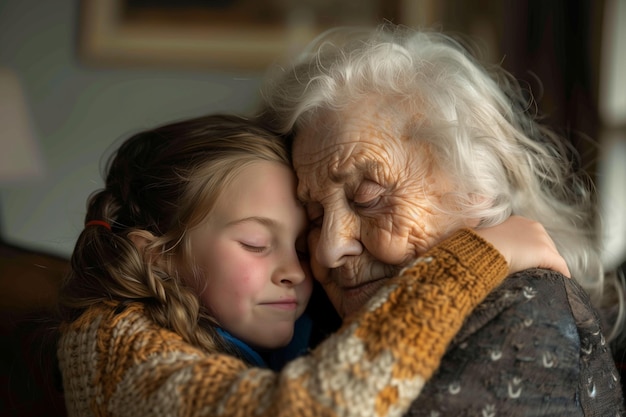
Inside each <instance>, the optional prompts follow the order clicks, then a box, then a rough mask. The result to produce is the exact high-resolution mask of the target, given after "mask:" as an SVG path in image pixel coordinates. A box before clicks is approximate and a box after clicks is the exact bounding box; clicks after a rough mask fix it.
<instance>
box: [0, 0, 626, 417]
mask: <svg viewBox="0 0 626 417" xmlns="http://www.w3.org/2000/svg"><path fill="white" fill-rule="evenodd" d="M385 19H386V20H389V21H391V22H394V23H399V24H403V25H407V26H414V27H434V28H437V29H441V30H443V31H446V32H452V33H455V34H457V35H459V36H462V37H464V39H466V40H468V41H470V42H472V43H473V45H474V46H475V48H476V49H477V50H478V51H479V52H480V54H481V56H482V58H483V60H484V61H486V62H487V63H499V64H501V65H502V66H503V67H504V68H506V69H507V70H508V71H510V72H511V73H513V75H514V76H515V77H516V78H518V79H520V80H521V82H522V84H523V85H525V86H527V88H528V89H529V91H531V92H532V94H533V95H534V97H535V99H536V101H537V104H538V108H539V112H540V114H542V115H543V116H544V121H545V123H547V124H550V125H551V126H552V127H553V128H554V129H556V130H557V131H558V132H560V133H561V134H563V136H564V137H566V138H567V139H568V140H570V141H571V142H572V144H573V145H574V146H575V147H576V149H577V150H578V152H579V153H580V156H581V161H580V168H581V169H584V170H586V171H587V172H588V173H589V175H590V176H591V177H592V178H593V180H594V181H595V184H596V186H597V190H598V201H599V203H600V205H601V213H602V220H603V222H604V223H603V224H605V225H606V226H604V225H600V223H598V224H599V226H598V228H599V231H600V232H601V236H602V243H603V244H604V246H605V248H606V250H605V254H604V259H605V264H606V266H607V267H609V268H610V267H615V266H618V265H620V264H621V263H622V262H624V260H626V243H625V241H626V216H624V211H625V208H626V185H625V184H626V163H625V162H624V161H626V82H625V81H624V78H623V75H622V74H624V73H626V0H604V1H602V0H600V1H592V0H587V1H583V0H571V1H566V0H502V1H500V0H473V1H470V0H467V1H463V0H439V1H437V0H344V1H332V0H303V1H297V0H265V1H261V0H204V1H203V0H46V1H36V0H0V243H1V245H0V321H1V322H2V323H4V324H1V327H0V357H1V358H3V359H2V362H0V390H6V391H0V414H2V415H5V414H3V411H2V410H8V411H6V412H7V413H8V414H6V415H33V416H34V415H63V406H62V403H61V402H60V401H59V392H58V386H57V385H55V384H56V382H58V381H56V379H55V376H54V375H53V374H51V372H50V363H49V362H48V361H49V360H50V359H49V358H46V357H45V353H46V350H45V349H51V348H50V347H42V348H37V349H35V348H34V346H35V345H36V343H33V340H35V339H33V338H35V337H38V335H36V334H35V333H36V331H37V330H38V329H39V327H38V326H37V324H33V321H32V320H25V318H29V319H30V318H32V317H39V316H40V315H42V314H45V313H46V312H49V310H50V309H51V308H52V306H53V304H54V301H55V298H56V291H57V288H58V283H59V281H60V279H61V277H62V275H63V273H64V271H65V270H66V268H67V259H68V258H69V255H70V253H71V251H72V248H73V245H74V240H75V238H76V237H77V236H78V233H79V232H80V230H81V229H82V227H83V216H84V213H85V202H86V199H87V197H88V196H89V194H90V193H91V192H92V191H94V190H95V189H97V188H98V187H101V186H102V176H101V173H102V168H103V166H104V161H106V157H107V156H108V155H109V154H110V153H111V152H112V150H113V149H114V148H115V146H116V144H118V143H119V142H120V141H121V140H123V139H124V138H126V137H127V136H128V135H129V134H131V133H134V132H136V131H138V130H142V129H145V128H149V127H153V126H154V125H157V124H162V123H165V122H169V121H172V120H176V119H181V118H187V117H191V116H197V115H201V114H204V113H210V112H234V113H239V114H249V113H251V112H252V111H253V110H254V109H255V108H256V106H257V103H258V89H259V86H260V85H261V81H262V78H263V74H264V71H265V69H266V68H267V66H268V65H271V64H272V62H275V61H276V60H277V59H280V58H282V57H285V56H288V55H289V54H291V53H292V52H293V51H297V50H298V49H299V48H301V47H302V45H303V44H305V43H306V42H307V41H308V40H309V39H310V38H312V37H313V36H315V35H316V34H318V33H319V32H321V31H323V30H324V29H325V28H327V27H332V26H336V25H344V24H348V25H351V24H358V25H373V24H376V23H380V22H382V21H383V20H385ZM599 220H600V219H599ZM42 353H43V354H44V355H43V356H42ZM47 353H49V352H47ZM33 357H35V358H36V359H35V360H32V358H33ZM41 358H43V359H41ZM51 381H52V382H51ZM55 381H56V382H55Z"/></svg>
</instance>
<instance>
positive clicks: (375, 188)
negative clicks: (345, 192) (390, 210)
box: [352, 181, 384, 209]
mask: <svg viewBox="0 0 626 417" xmlns="http://www.w3.org/2000/svg"><path fill="white" fill-rule="evenodd" d="M383 191H384V188H383V187H382V186H381V185H380V184H377V183H375V182H373V181H363V182H362V183H361V184H360V185H359V188H358V189H357V191H356V193H355V194H354V197H353V199H352V204H353V205H354V207H355V208H362V209H367V208H372V207H375V206H376V205H377V204H378V202H379V201H380V199H381V197H382V194H383Z"/></svg>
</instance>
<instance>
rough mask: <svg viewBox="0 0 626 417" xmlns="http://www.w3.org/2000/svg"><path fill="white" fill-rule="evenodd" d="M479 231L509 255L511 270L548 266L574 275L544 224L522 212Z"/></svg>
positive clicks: (565, 273) (508, 261) (566, 274)
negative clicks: (523, 214) (528, 217)
mask: <svg viewBox="0 0 626 417" xmlns="http://www.w3.org/2000/svg"><path fill="white" fill-rule="evenodd" d="M475 232H476V234H478V235H479V236H481V237H482V238H483V239H485V240H487V241H488V242H490V243H491V244H492V245H493V246H495V248H496V249H497V250H498V251H500V253H501V254H502V255H503V256H504V258H505V259H506V262H507V263H508V265H509V273H510V274H512V273H514V272H518V271H522V270H524V269H529V268H545V269H552V270H554V271H557V272H560V273H562V274H563V275H565V276H566V277H571V276H570V272H569V268H568V267H567V264H566V263H565V259H563V257H562V256H561V254H559V252H558V250H557V248H556V245H555V244H554V241H552V238H551V237H550V235H548V233H547V232H546V229H544V227H543V225H542V224H540V223H538V222H536V221H534V220H530V219H527V218H525V217H520V216H511V217H509V218H508V219H507V220H505V221H504V222H503V223H501V224H499V225H497V226H492V227H486V228H483V229H476V230H475Z"/></svg>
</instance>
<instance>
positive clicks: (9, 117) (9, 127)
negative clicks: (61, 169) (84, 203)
mask: <svg viewBox="0 0 626 417" xmlns="http://www.w3.org/2000/svg"><path fill="white" fill-rule="evenodd" d="M43 174H44V164H43V159H42V157H41V152H40V150H39V146H38V144H37V140H36V138H35V134H34V130H33V128H32V125H31V119H30V116H29V111H28V106H27V105H26V98H25V96H24V92H23V90H22V86H21V84H20V81H19V79H18V77H17V76H16V75H15V73H14V72H13V71H11V70H10V69H8V68H6V67H0V185H4V184H15V183H18V182H22V181H25V180H33V179H38V178H41V177H43Z"/></svg>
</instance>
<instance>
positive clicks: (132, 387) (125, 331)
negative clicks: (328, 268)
mask: <svg viewBox="0 0 626 417" xmlns="http://www.w3.org/2000/svg"><path fill="white" fill-rule="evenodd" d="M506 271H507V266H506V261H505V260H504V259H503V257H502V256H501V255H500V254H499V252H497V251H496V250H495V249H494V248H493V247H492V246H491V245H489V244H488V243H486V242H485V241H484V240H482V239H481V238H480V237H478V236H477V235H476V234H474V233H473V232H471V231H469V230H462V231H460V232H458V233H456V234H455V235H454V236H452V237H451V238H449V239H448V240H446V241H444V242H442V243H441V244H440V245H438V246H437V247H436V248H434V249H432V250H430V251H429V252H428V253H426V254H425V255H424V256H422V257H420V258H419V259H417V260H416V261H415V263H414V264H413V265H412V266H411V267H410V268H407V269H406V270H405V271H403V273H402V274H401V276H400V277H396V278H392V279H390V280H389V282H388V284H387V285H386V286H385V287H384V288H383V289H381V291H379V293H378V294H377V295H376V296H375V297H373V298H372V299H371V300H370V302H369V303H368V304H367V305H366V307H365V308H364V309H363V310H362V311H361V312H360V313H359V314H355V315H353V316H352V317H351V318H350V319H348V320H346V321H345V322H344V323H343V325H342V327H341V328H340V329H339V331H338V332H337V333H335V334H334V335H332V336H331V337H330V338H328V339H327V340H326V341H324V342H323V343H322V344H320V345H319V346H317V347H316V348H315V349H314V350H313V351H312V352H311V353H310V354H309V355H305V356H303V357H300V358H298V359H296V360H294V361H292V362H290V363H289V364H287V365H286V366H285V367H284V368H283V369H282V371H281V372H280V373H276V372H273V371H271V370H268V369H261V368H251V367H249V366H247V365H246V364H245V363H244V362H242V361H241V360H239V359H237V358H235V357H233V356H230V355H228V354H225V353H223V352H206V351H202V350H200V349H198V348H197V347H194V346H192V345H190V344H188V343H185V342H184V341H183V340H182V339H181V337H179V336H178V335H177V334H176V333H173V332H172V331H169V330H167V329H164V328H162V327H159V326H158V325H157V324H156V323H154V322H153V321H151V320H150V318H149V316H148V315H147V314H146V312H145V310H144V308H143V306H142V304H140V303H134V304H133V303H131V304H126V305H124V308H122V306H121V305H119V304H116V303H114V302H103V303H99V304H97V305H94V306H92V307H91V308H89V309H88V310H87V311H86V312H85V313H83V314H82V315H81V316H80V317H79V318H78V319H77V320H76V321H74V322H72V323H69V324H65V325H64V326H63V327H62V328H61V339H60V341H59V346H58V356H59V365H60V369H61V373H62V376H63V386H64V392H65V401H66V405H67V409H68V415H69V416H96V415H97V416H133V417H140V416H148V415H150V416H153V415H161V416H200V415H208V416H272V417H276V416H289V417H293V416H401V415H402V414H404V413H405V412H406V411H407V410H408V408H409V406H410V404H411V402H412V401H413V400H414V399H415V398H417V397H418V396H419V394H420V391H421V390H422V387H423V386H424V384H425V382H426V381H427V380H428V379H429V378H430V377H431V375H432V374H433V372H434V371H435V370H436V369H437V367H438V366H439V363H440V360H441V358H442V357H443V355H444V353H445V351H446V348H447V346H448V344H449V342H450V341H451V340H452V338H453V337H454V335H455V334H456V333H457V332H458V331H459V329H460V328H461V326H462V324H463V321H464V319H465V318H466V317H467V316H468V314H469V313H470V312H471V311H472V309H473V308H475V307H476V306H477V305H478V304H479V303H480V302H481V301H482V300H483V299H484V297H485V296H486V295H487V294H488V293H489V292H490V291H491V290H493V289H494V288H495V287H496V286H497V285H498V284H499V283H500V282H501V281H502V279H503V278H504V277H505V275H506Z"/></svg>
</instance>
